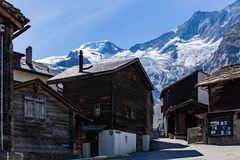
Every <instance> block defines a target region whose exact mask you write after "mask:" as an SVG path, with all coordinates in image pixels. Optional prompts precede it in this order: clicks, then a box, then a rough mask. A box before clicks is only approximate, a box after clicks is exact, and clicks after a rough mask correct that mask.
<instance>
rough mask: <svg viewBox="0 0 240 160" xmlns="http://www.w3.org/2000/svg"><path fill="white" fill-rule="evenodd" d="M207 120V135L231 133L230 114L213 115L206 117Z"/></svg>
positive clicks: (231, 121)
mask: <svg viewBox="0 0 240 160" xmlns="http://www.w3.org/2000/svg"><path fill="white" fill-rule="evenodd" d="M208 122H209V125H208V126H209V127H208V135H209V136H210V137H211V136H212V137H213V136H232V135H233V117H232V116H213V117H209V118H208Z"/></svg>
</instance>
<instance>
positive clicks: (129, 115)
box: [126, 106, 131, 118]
mask: <svg viewBox="0 0 240 160" xmlns="http://www.w3.org/2000/svg"><path fill="white" fill-rule="evenodd" d="M126 110H127V114H126V116H127V118H131V107H130V106H126Z"/></svg>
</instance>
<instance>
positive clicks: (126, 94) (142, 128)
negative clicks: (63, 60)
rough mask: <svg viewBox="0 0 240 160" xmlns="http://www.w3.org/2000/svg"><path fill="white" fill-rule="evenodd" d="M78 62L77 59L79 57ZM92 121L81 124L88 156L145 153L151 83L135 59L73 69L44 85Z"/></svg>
mask: <svg viewBox="0 0 240 160" xmlns="http://www.w3.org/2000/svg"><path fill="white" fill-rule="evenodd" d="M80 61H81V57H80ZM48 82H49V83H50V84H52V83H61V84H62V85H63V95H64V96H65V97H66V98H68V99H69V100H71V101H72V102H73V103H74V104H76V105H78V106H80V108H79V109H80V110H81V111H82V113H83V114H84V115H85V116H86V117H88V118H90V119H93V122H91V123H84V127H83V131H84V135H85V140H86V142H89V143H90V144H91V156H96V155H118V154H123V153H131V152H135V151H143V150H148V148H149V141H150V138H151V134H152V124H153V122H152V116H153V99H152V93H151V91H152V89H153V86H152V83H151V82H150V80H149V79H148V77H147V75H146V72H145V71H144V69H143V67H142V65H141V63H140V61H139V60H138V59H133V60H122V61H116V62H106V63H100V64H90V65H83V66H81V62H80V65H79V66H75V67H73V68H70V69H68V70H66V71H64V72H63V73H60V74H59V75H57V76H55V77H53V78H51V79H50V80H49V81H48Z"/></svg>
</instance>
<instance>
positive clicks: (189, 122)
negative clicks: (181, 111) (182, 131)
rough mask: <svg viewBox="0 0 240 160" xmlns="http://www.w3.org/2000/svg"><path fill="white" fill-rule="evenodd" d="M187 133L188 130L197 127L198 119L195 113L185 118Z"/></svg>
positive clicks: (188, 114)
mask: <svg viewBox="0 0 240 160" xmlns="http://www.w3.org/2000/svg"><path fill="white" fill-rule="evenodd" d="M185 126H186V133H187V129H188V128H192V127H196V126H197V117H196V116H195V114H194V113H187V114H186V117H185Z"/></svg>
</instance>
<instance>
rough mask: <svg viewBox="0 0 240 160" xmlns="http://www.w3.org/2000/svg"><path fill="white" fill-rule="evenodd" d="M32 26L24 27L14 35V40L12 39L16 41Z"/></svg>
mask: <svg viewBox="0 0 240 160" xmlns="http://www.w3.org/2000/svg"><path fill="white" fill-rule="evenodd" d="M30 27H31V26H30V25H27V26H26V27H24V28H23V29H22V30H20V31H18V32H17V33H15V34H14V35H13V38H12V39H15V38H16V37H18V36H19V35H21V34H22V33H23V32H25V31H26V30H28V29H29V28H30Z"/></svg>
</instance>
